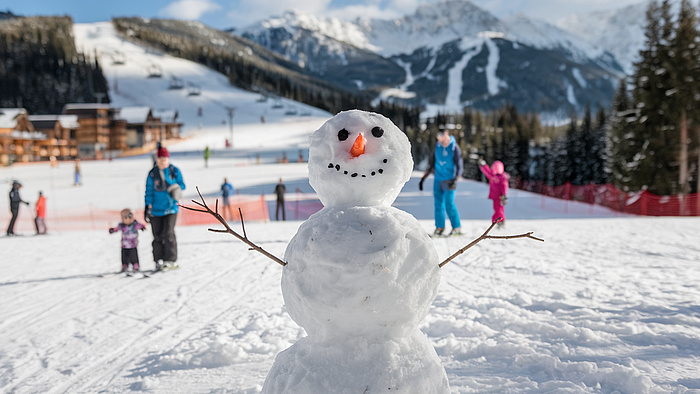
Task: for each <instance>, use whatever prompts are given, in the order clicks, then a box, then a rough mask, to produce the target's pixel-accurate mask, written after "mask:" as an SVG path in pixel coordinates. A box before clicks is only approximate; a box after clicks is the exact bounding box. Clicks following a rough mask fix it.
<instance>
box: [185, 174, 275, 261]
mask: <svg viewBox="0 0 700 394" xmlns="http://www.w3.org/2000/svg"><path fill="white" fill-rule="evenodd" d="M196 189H197V194H199V198H200V199H201V200H202V202H199V201H195V200H192V202H193V203H195V204H196V205H198V206H200V207H202V208H203V209H197V208H192V207H188V206H185V205H180V206H181V207H183V208H184V209H187V210H190V211H195V212H203V213H208V214H209V215H211V216H213V217H214V218H215V219H216V220H218V221H219V223H221V224H223V225H224V227H225V228H226V229H224V230H217V229H213V228H210V229H209V231H211V232H214V233H228V234H231V235H233V236H234V237H236V238H238V239H240V240H241V241H243V242H245V243H246V244H247V245H248V246H250V249H251V250H255V251H257V252H259V253H262V254H263V255H264V256H265V257H268V258H270V259H272V261H274V262H275V263H277V264H279V265H281V266H283V267H284V266H285V265H287V263H285V262H284V261H282V260H280V259H279V258H277V257H276V256H274V255H272V254H270V253H269V252H268V251H266V250H265V249H263V248H261V247H260V246H258V245H256V244H254V243H253V242H251V241H250V240H249V239H248V236H247V235H245V225H244V224H243V214H242V213H241V209H240V208H238V212H239V213H240V214H241V225H242V226H243V234H244V235H240V234H238V233H237V232H235V231H234V230H233V229H232V228H231V227H230V226H229V225H228V223H227V222H226V219H224V218H223V217H222V216H221V215H220V214H219V200H218V199H217V200H216V205H215V210H214V211H212V210H211V208H209V206H208V205H207V202H206V201H204V197H202V193H200V192H199V187H197V188H196Z"/></svg>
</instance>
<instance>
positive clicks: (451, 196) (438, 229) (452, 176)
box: [418, 130, 463, 236]
mask: <svg viewBox="0 0 700 394" xmlns="http://www.w3.org/2000/svg"><path fill="white" fill-rule="evenodd" d="M437 141H438V142H437V144H435V154H434V155H433V156H431V158H430V165H429V166H428V169H427V170H426V171H425V174H424V175H423V178H421V180H420V183H419V184H418V188H419V189H420V190H423V181H425V178H427V177H428V175H430V174H431V173H432V172H435V181H434V182H433V197H434V200H435V232H434V233H433V235H436V236H439V235H442V234H443V232H444V231H445V213H447V217H448V218H449V219H450V224H451V225H452V230H451V231H450V235H457V234H461V233H462V224H461V221H460V219H459V212H458V211H457V205H455V190H456V189H457V180H458V179H459V176H460V174H461V173H462V166H463V164H462V150H461V149H459V146H458V145H457V141H455V138H454V137H453V136H451V135H450V133H449V131H447V130H442V131H440V132H438V135H437Z"/></svg>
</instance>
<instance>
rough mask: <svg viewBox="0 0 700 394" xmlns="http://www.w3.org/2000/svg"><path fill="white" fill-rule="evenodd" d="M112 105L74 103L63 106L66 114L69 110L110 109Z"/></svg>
mask: <svg viewBox="0 0 700 394" xmlns="http://www.w3.org/2000/svg"><path fill="white" fill-rule="evenodd" d="M109 108H110V105H109V104H101V103H73V104H66V105H64V106H63V113H64V114H65V113H66V111H69V110H83V109H88V110H95V109H109Z"/></svg>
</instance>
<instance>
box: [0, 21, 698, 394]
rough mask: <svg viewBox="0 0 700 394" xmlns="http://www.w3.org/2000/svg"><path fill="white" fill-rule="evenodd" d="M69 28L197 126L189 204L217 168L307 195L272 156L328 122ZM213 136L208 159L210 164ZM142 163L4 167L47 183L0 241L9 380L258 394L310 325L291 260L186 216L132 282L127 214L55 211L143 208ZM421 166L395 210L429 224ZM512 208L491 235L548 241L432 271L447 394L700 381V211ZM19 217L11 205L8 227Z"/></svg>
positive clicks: (479, 215) (143, 90)
mask: <svg viewBox="0 0 700 394" xmlns="http://www.w3.org/2000/svg"><path fill="white" fill-rule="evenodd" d="M76 33H77V35H78V36H79V37H80V41H79V42H80V44H81V45H83V46H84V47H85V46H87V45H92V46H91V48H97V49H98V50H99V51H100V52H104V53H105V54H107V53H110V52H109V51H114V50H115V49H120V51H121V52H123V53H124V54H125V56H124V61H125V63H124V64H123V65H112V64H108V63H109V62H105V61H104V60H103V64H104V66H103V67H104V68H105V70H106V74H107V77H108V79H109V81H110V86H113V85H114V84H115V83H117V84H118V89H119V91H120V93H119V94H116V95H113V97H114V99H115V104H118V105H133V104H140V105H150V106H152V107H154V108H159V107H160V106H161V104H160V103H162V105H163V106H168V107H172V108H177V109H178V110H180V111H181V116H182V118H183V119H184V120H185V122H187V125H186V127H185V131H186V133H187V135H188V136H189V138H188V139H187V140H185V141H183V142H181V143H178V144H174V145H171V146H169V149H170V150H171V151H172V152H173V155H172V163H173V164H175V165H177V166H178V167H179V168H180V169H181V170H182V172H183V174H184V178H185V182H186V184H187V189H186V190H185V195H184V199H185V200H190V199H192V198H196V192H195V190H194V188H195V186H197V187H199V188H200V190H201V191H202V193H203V194H204V195H205V196H207V197H208V198H213V197H216V196H217V195H218V190H219V185H220V184H221V181H222V180H223V178H224V177H228V179H229V180H230V181H231V183H233V185H234V187H236V189H237V190H238V191H239V192H240V193H241V194H243V195H250V196H254V197H259V196H260V195H261V194H262V193H264V194H265V197H266V198H268V199H269V198H272V193H273V190H274V185H275V183H277V180H278V179H279V178H280V177H281V178H283V179H284V180H285V182H287V185H288V186H289V189H292V188H294V187H299V188H300V189H301V190H302V192H304V193H306V194H309V195H311V197H310V198H314V197H313V190H311V189H310V187H309V185H308V172H307V168H306V164H305V163H289V164H283V163H278V162H277V160H275V159H276V158H279V157H280V155H281V154H283V153H284V152H288V153H289V154H292V153H296V152H297V151H298V150H300V149H301V150H302V151H303V153H304V154H306V152H305V149H306V148H308V144H309V136H310V135H311V133H312V132H313V131H314V130H315V129H316V128H318V127H319V126H320V125H321V123H323V122H324V121H325V120H326V119H327V118H328V117H330V114H325V113H322V112H314V110H313V109H308V110H309V111H311V112H312V113H313V116H303V117H301V116H292V115H285V114H284V112H286V111H284V110H283V109H276V108H272V107H273V106H274V101H273V100H270V102H267V103H262V102H258V101H257V98H258V97H257V96H256V95H253V94H250V93H246V92H242V91H240V90H237V89H233V88H231V87H229V86H228V84H227V82H226V81H225V79H222V78H221V76H220V75H218V74H215V73H210V72H209V71H208V70H206V69H201V68H199V66H197V65H195V64H192V63H189V62H185V61H181V60H179V59H172V58H169V57H167V56H162V55H159V54H154V53H151V52H149V51H147V50H145V49H143V48H140V47H138V46H135V45H132V44H129V43H126V42H122V41H120V40H118V39H117V38H116V36H114V35H113V34H112V33H110V31H109V26H108V25H104V24H88V25H79V26H78V27H77V28H76ZM105 56H106V55H105ZM150 62H157V64H159V65H161V66H162V67H163V71H164V75H166V76H167V75H169V74H172V75H176V76H178V77H180V78H183V80H187V81H193V82H196V83H198V84H199V86H201V88H202V94H201V96H194V97H190V96H187V95H186V93H185V92H182V91H181V92H173V91H169V90H168V89H167V84H166V82H167V80H165V79H157V78H147V74H146V72H145V71H144V67H147V66H148V65H149V64H150ZM130 64H131V65H132V66H129V65H130ZM222 103H225V105H226V106H228V105H232V106H235V107H236V108H237V110H236V115H235V118H234V122H235V125H234V146H233V149H225V148H224V147H223V140H224V139H225V138H228V136H229V128H228V127H227V125H222V124H221V121H222V119H225V118H226V113H225V112H224V111H223V108H224V106H223V105H222ZM281 103H283V104H284V105H286V106H287V107H288V108H289V107H291V106H292V105H295V106H298V108H305V107H302V106H301V105H299V104H295V103H293V102H290V101H281ZM198 106H201V107H202V109H203V116H202V117H201V118H200V117H199V116H197V110H196V108H197V107H198ZM193 108H194V109H193ZM261 114H264V115H265V116H266V122H265V123H261V121H260V116H261ZM190 122H195V123H194V124H197V125H198V124H199V123H201V124H202V126H201V129H200V128H199V126H197V127H191V126H189V124H190ZM207 145H208V146H210V147H212V149H213V156H212V158H211V159H210V160H209V166H208V167H205V166H204V161H203V158H202V149H203V148H204V147H205V146H207ZM257 155H260V156H261V157H262V160H261V161H260V163H258V161H257V160H256V156H257ZM305 157H307V156H306V155H305ZM151 166H152V161H151V158H150V157H148V156H141V157H133V158H128V159H114V160H110V161H85V162H83V165H82V170H83V185H82V186H80V187H74V186H73V185H72V163H60V164H59V166H58V167H50V166H49V164H48V163H28V164H15V165H13V166H11V167H3V168H0V189H3V188H4V190H5V192H7V191H8V190H9V183H10V181H11V180H12V179H17V180H19V181H21V182H22V183H23V184H24V187H23V188H22V189H21V195H22V197H23V198H24V199H25V200H28V201H32V202H33V201H34V200H35V198H36V195H37V192H38V191H39V190H42V191H43V192H44V194H45V195H46V196H47V207H48V212H47V225H48V228H49V234H47V235H45V236H33V235H32V234H33V231H32V218H31V214H32V212H31V208H30V207H25V206H22V207H21V209H20V219H19V224H18V232H19V233H21V234H23V236H18V237H2V238H0V247H1V248H2V257H1V258H0V272H2V276H1V278H0V299H2V300H3V301H2V303H0V392H3V393H4V392H7V393H18V394H23V393H84V392H88V393H93V392H109V393H126V392H149V393H164V394H165V393H167V394H170V393H245V394H253V393H258V392H260V390H261V388H262V384H263V381H264V379H265V376H266V375H267V372H268V370H269V369H270V367H271V366H272V364H273V362H274V359H275V356H276V355H277V354H278V353H279V352H280V351H282V350H284V349H286V348H287V347H289V346H290V345H291V344H292V343H294V342H296V341H297V340H298V339H300V338H301V337H303V336H304V335H305V333H304V330H303V329H301V328H300V327H298V326H297V325H296V324H295V323H294V322H293V321H292V320H291V318H290V317H289V316H288V314H287V311H286V308H285V305H284V301H283V298H282V294H281V290H280V277H281V273H282V270H283V269H284V268H282V267H280V266H278V265H277V264H275V263H273V262H271V261H270V260H267V259H266V258H265V257H263V256H262V255H260V254H257V253H255V252H253V251H250V250H249V248H248V246H247V245H245V244H243V243H242V242H239V241H237V240H236V239H234V238H233V237H231V236H229V235H226V234H215V233H211V232H208V231H207V227H209V226H206V227H205V226H178V227H177V228H176V232H177V236H178V243H179V263H180V268H179V269H177V270H174V271H171V272H166V273H159V274H156V275H154V276H152V277H151V278H143V279H140V278H136V277H122V276H120V275H114V274H111V273H114V272H115V271H117V270H118V269H119V268H120V260H119V257H120V256H119V248H120V243H119V236H118V235H110V234H109V233H108V232H107V229H108V228H109V226H113V225H115V224H116V223H117V222H118V220H119V216H118V214H115V215H114V217H112V218H107V219H104V218H93V220H91V221H90V222H89V223H91V224H89V225H87V226H85V227H83V228H80V229H73V230H70V231H69V230H65V228H66V227H65V226H62V223H57V222H56V221H57V219H56V217H60V213H62V212H65V211H72V212H78V213H79V214H81V215H84V216H88V217H89V216H90V214H91V212H93V211H97V210H112V211H115V212H118V211H119V210H120V209H122V208H125V207H129V208H131V209H133V210H136V209H140V208H142V204H143V188H144V184H145V178H146V173H147V171H148V170H149V169H150V167H151ZM420 175H421V174H420V173H414V174H413V177H412V178H411V179H410V181H409V182H408V183H407V184H406V185H405V187H404V188H403V190H402V191H401V193H400V194H399V197H398V199H397V200H396V202H395V203H394V206H395V207H397V208H399V209H402V210H404V211H406V212H408V213H410V214H412V215H413V216H415V217H416V218H417V219H419V220H420V225H421V226H422V227H423V228H424V229H425V231H426V232H430V231H432V228H433V221H432V193H431V192H430V191H429V190H431V188H432V177H431V178H428V180H427V181H426V185H425V191H419V190H418V180H419V177H420ZM292 185H293V186H292ZM290 194H292V193H291V192H290ZM487 194H488V185H487V184H485V183H480V182H475V181H460V182H459V183H458V189H457V206H458V209H459V212H460V215H461V217H462V227H463V231H464V235H463V236H460V237H451V238H441V239H435V240H434V244H435V247H436V249H437V253H438V255H439V257H440V259H445V258H446V257H448V256H449V255H450V254H452V253H454V252H455V251H457V250H458V249H459V248H461V247H462V246H464V245H466V244H467V243H468V242H470V241H471V240H473V239H475V238H476V237H478V236H479V235H481V233H482V232H483V231H484V230H485V229H486V227H487V226H488V224H489V218H490V216H491V209H492V208H491V202H490V201H489V200H487V199H486V196H487ZM290 197H291V196H290ZM290 209H292V210H293V204H290ZM506 215H507V217H508V221H507V225H506V228H505V229H503V230H495V231H496V232H495V235H506V234H519V233H523V232H527V231H534V232H535V235H537V236H540V237H542V238H544V239H545V242H544V243H540V242H534V241H531V240H522V239H520V240H509V241H503V240H486V241H483V242H481V243H479V244H478V245H477V246H476V247H474V248H472V249H470V250H469V251H467V252H466V253H465V254H463V255H461V256H459V257H457V258H456V259H455V260H453V261H452V262H450V263H449V264H447V265H445V266H444V267H443V268H441V273H442V279H441V283H440V285H439V289H438V295H437V298H436V300H435V302H434V303H433V304H432V306H431V308H430V312H429V314H428V316H427V318H426V319H424V321H423V322H422V323H421V325H420V329H421V330H422V331H423V332H424V333H425V334H426V335H427V337H428V339H429V340H430V343H431V344H432V345H433V346H434V348H435V349H436V351H437V354H438V355H439V357H440V361H441V362H442V365H443V366H444V367H445V369H446V371H447V377H448V379H449V383H450V386H451V391H452V392H454V393H468V392H469V393H472V392H491V393H494V392H538V393H539V392H567V393H613V392H620V393H685V392H694V391H698V390H700V375H699V374H698V371H700V360H699V359H698V354H700V309H699V307H698V300H700V266H698V261H700V248H698V246H697V229H698V227H699V226H700V219H698V218H639V217H630V216H623V215H618V214H616V213H614V212H612V211H609V210H607V209H603V208H600V207H594V206H589V205H585V204H580V203H576V202H566V201H562V200H556V199H551V198H546V197H542V196H539V195H534V194H531V193H527V192H523V191H518V190H511V192H510V195H509V202H508V205H507V206H506ZM290 216H291V215H290ZM137 219H139V220H141V217H137ZM8 220H9V212H8V211H7V210H6V209H5V210H0V222H2V223H7V221H8ZM300 224H301V221H294V220H291V221H286V222H266V221H249V222H246V226H245V228H246V233H247V236H248V237H249V238H250V239H251V240H253V241H254V242H256V243H258V244H259V245H261V246H262V247H263V248H265V249H266V250H267V251H269V252H271V253H272V254H274V255H276V256H279V257H281V256H283V254H284V253H285V249H286V247H287V244H288V242H289V240H290V239H291V238H292V236H293V235H294V234H295V233H296V231H297V228H298V227H299V226H300ZM234 227H235V228H239V227H238V224H237V223H234ZM151 241H152V236H151V233H150V231H146V232H143V233H141V235H140V244H139V247H138V249H139V256H140V259H141V262H142V264H143V266H144V268H145V269H150V268H152V267H153V262H152V261H151ZM328 247H329V248H332V247H333V245H328ZM338 280H343V278H338ZM340 367H342V366H339V368H338V369H339V370H340V369H341V368H340ZM338 392H342V388H339V389H338ZM400 392H404V393H412V392H411V388H410V387H407V388H402V390H400Z"/></svg>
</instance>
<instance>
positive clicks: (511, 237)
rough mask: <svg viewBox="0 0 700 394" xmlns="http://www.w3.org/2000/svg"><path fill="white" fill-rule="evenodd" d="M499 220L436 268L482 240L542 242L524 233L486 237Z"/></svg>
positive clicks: (530, 234)
mask: <svg viewBox="0 0 700 394" xmlns="http://www.w3.org/2000/svg"><path fill="white" fill-rule="evenodd" d="M501 220H503V219H501ZM501 220H497V221H495V222H493V223H492V224H491V226H489V228H488V229H486V231H485V232H484V233H483V234H481V236H480V237H479V238H477V239H475V240H473V241H472V242H470V243H469V244H468V245H467V246H465V247H463V248H462V249H460V250H458V251H456V252H455V253H454V254H453V255H452V256H450V257H448V258H447V259H446V260H445V261H443V262H442V263H440V264H439V265H438V267H440V268H442V266H443V265H445V264H447V263H449V262H450V261H452V260H453V259H454V258H455V257H457V256H459V255H460V254H462V253H464V252H466V251H467V249H469V248H471V247H472V246H474V245H476V244H478V243H479V242H481V241H482V240H484V239H513V238H530V239H534V240H535V241H542V242H544V239H540V238H537V237H535V236H533V235H532V232H529V233H525V234H519V235H488V234H489V232H490V231H491V230H492V229H493V227H494V226H495V225H496V224H498V223H499V222H501Z"/></svg>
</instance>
